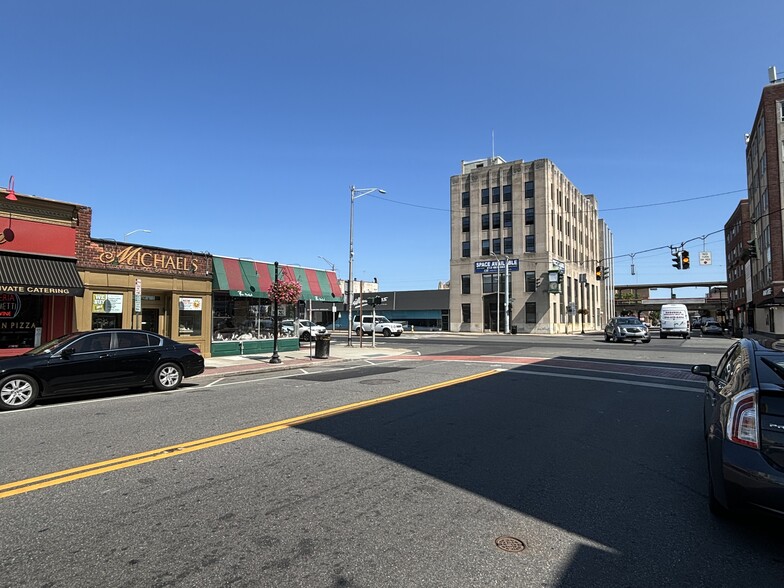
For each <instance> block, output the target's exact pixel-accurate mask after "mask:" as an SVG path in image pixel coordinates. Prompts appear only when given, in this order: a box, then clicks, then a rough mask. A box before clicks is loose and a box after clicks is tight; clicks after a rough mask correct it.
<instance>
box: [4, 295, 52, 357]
mask: <svg viewBox="0 0 784 588" xmlns="http://www.w3.org/2000/svg"><path fill="white" fill-rule="evenodd" d="M42 317H43V297H41V296H24V295H21V296H20V295H19V294H9V293H2V294H0V349H12V348H18V347H35V345H36V337H35V332H36V328H39V329H40V328H41V325H42ZM39 338H40V331H39ZM38 343H40V341H39V342H38Z"/></svg>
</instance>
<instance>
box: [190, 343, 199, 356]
mask: <svg viewBox="0 0 784 588" xmlns="http://www.w3.org/2000/svg"><path fill="white" fill-rule="evenodd" d="M188 351H191V352H193V353H195V354H196V355H201V349H199V346H198V345H191V346H190V347H188Z"/></svg>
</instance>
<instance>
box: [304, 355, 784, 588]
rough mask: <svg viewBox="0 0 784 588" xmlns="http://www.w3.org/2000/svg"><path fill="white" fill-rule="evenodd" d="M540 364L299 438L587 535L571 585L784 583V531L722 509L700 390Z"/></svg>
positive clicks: (319, 425)
mask: <svg viewBox="0 0 784 588" xmlns="http://www.w3.org/2000/svg"><path fill="white" fill-rule="evenodd" d="M558 359H569V358H558ZM547 363H548V362H547V361H542V362H540V363H539V364H537V365H542V366H546V365H547ZM609 363H611V362H609ZM529 368H530V366H525V367H521V368H517V369H512V370H509V371H506V372H502V373H499V374H498V375H494V376H491V377H486V378H482V379H478V380H473V381H470V382H465V383H460V384H456V385H453V386H450V387H448V388H444V389H439V390H436V391H432V392H428V393H425V394H419V395H415V396H409V397H405V398H401V399H398V400H395V401H393V402H387V403H383V404H378V405H374V406H370V407H366V408H363V409H361V410H356V411H352V412H347V413H343V414H340V415H337V416H333V417H330V418H325V419H323V420H318V421H314V422H310V423H308V424H305V425H301V426H299V427H298V428H300V429H302V430H306V431H310V432H313V433H317V434H319V435H326V436H329V437H331V438H333V439H336V440H338V441H340V442H342V443H347V444H351V445H353V446H355V447H357V448H360V449H362V450H364V451H368V452H372V453H374V454H376V455H378V456H381V457H383V458H386V459H389V460H392V461H394V462H396V463H398V464H401V465H403V466H405V467H407V468H411V469H412V470H415V471H418V472H421V473H424V474H426V475H428V476H431V477H433V478H436V479H438V480H441V481H443V482H445V483H447V484H450V485H452V486H455V487H458V488H461V489H463V490H465V491H467V492H470V493H473V494H475V495H478V496H481V497H483V498H486V499H488V500H492V501H494V502H495V503H498V504H500V505H503V506H504V507H507V508H510V509H514V510H516V511H518V512H519V513H522V514H525V515H527V516H530V517H535V518H536V519H539V520H540V521H544V522H546V523H548V524H550V525H554V526H557V527H559V528H560V529H563V530H565V531H567V532H569V533H571V534H574V535H577V536H579V537H580V538H581V539H580V545H581V546H580V547H579V548H578V549H577V550H576V552H575V553H574V555H573V557H572V559H571V561H570V565H568V567H566V568H565V569H564V571H563V573H562V574H561V575H560V582H559V583H558V585H559V586H672V585H676V586H720V585H733V584H735V585H747V586H748V585H760V586H772V585H784V535H783V534H782V533H781V531H780V530H779V529H778V528H777V527H776V526H775V525H771V524H769V523H766V522H763V523H761V524H749V523H746V522H737V521H736V522H732V521H730V522H726V521H721V520H717V519H715V518H713V517H712V516H711V515H710V514H709V512H708V507H707V497H706V479H707V478H706V468H705V456H704V441H703V438H702V433H701V429H702V416H701V410H702V404H701V403H702V400H701V393H700V389H699V387H698V386H694V392H690V391H688V390H685V389H684V387H683V385H681V384H679V387H677V388H674V389H672V390H668V389H667V388H666V387H662V386H659V387H656V388H649V389H637V388H634V389H631V388H629V386H628V382H626V384H624V385H621V383H619V384H618V385H612V384H611V383H609V384H608V383H607V382H602V381H587V380H580V379H579V378H573V379H562V378H555V377H552V376H551V375H547V374H542V375H538V374H532V373H530V369H529ZM627 380H628V378H627ZM662 423H666V427H664V426H662ZM760 525H761V526H760ZM512 531H513V530H512ZM541 548H544V547H541ZM771 564H773V566H774V569H775V570H776V571H777V572H778V574H777V575H774V576H772V575H771Z"/></svg>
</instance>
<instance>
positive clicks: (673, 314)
mask: <svg viewBox="0 0 784 588" xmlns="http://www.w3.org/2000/svg"><path fill="white" fill-rule="evenodd" d="M659 323H660V324H661V329H660V330H659V338H660V339H666V338H667V336H668V335H675V336H676V337H683V338H684V339H689V338H691V318H690V317H689V310H688V309H687V308H686V305H685V304H662V307H661V313H659Z"/></svg>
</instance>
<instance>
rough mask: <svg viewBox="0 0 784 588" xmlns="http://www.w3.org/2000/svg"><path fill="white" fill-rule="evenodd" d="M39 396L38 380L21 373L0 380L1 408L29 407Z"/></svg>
mask: <svg viewBox="0 0 784 588" xmlns="http://www.w3.org/2000/svg"><path fill="white" fill-rule="evenodd" d="M37 398H38V382H36V381H35V379H33V378H32V377H30V376H27V375H24V374H19V375H16V376H7V377H5V378H3V379H2V380H0V410H14V409H16V408H27V407H28V406H30V405H31V404H33V403H34V402H35V401H36V399H37Z"/></svg>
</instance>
